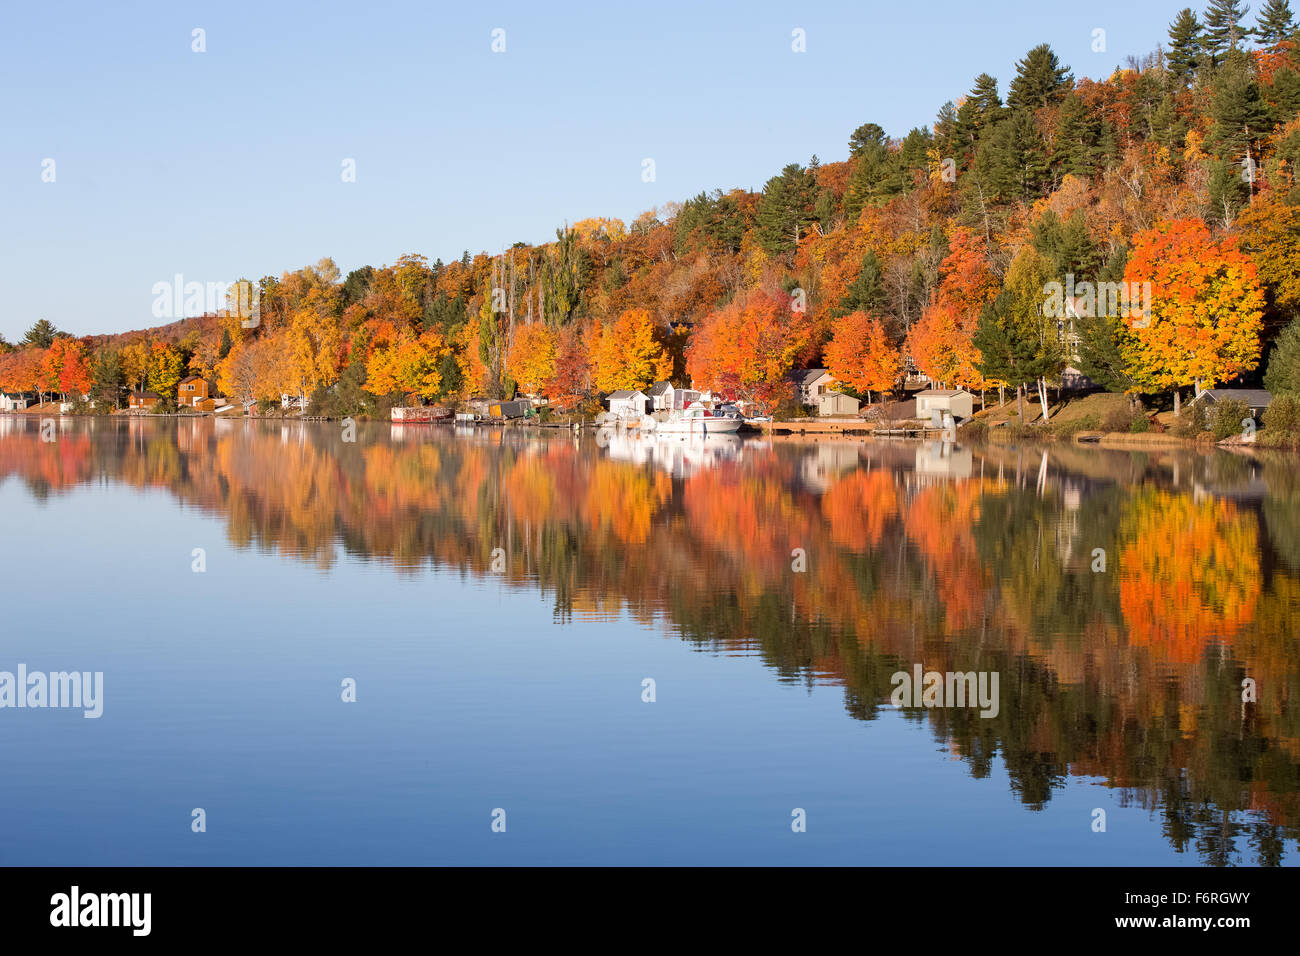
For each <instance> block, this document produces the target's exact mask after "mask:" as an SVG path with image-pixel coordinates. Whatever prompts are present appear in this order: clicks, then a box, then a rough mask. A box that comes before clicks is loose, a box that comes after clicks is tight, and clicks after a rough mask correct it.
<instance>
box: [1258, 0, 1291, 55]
mask: <svg viewBox="0 0 1300 956" xmlns="http://www.w3.org/2000/svg"><path fill="white" fill-rule="evenodd" d="M1295 33H1296V25H1295V17H1294V16H1293V15H1292V13H1291V4H1290V3H1289V2H1288V0H1268V2H1267V3H1265V4H1264V8H1263V9H1262V10H1260V11H1259V20H1258V22H1257V24H1256V26H1255V36H1256V37H1258V38H1259V42H1260V43H1262V44H1264V46H1277V45H1278V44H1279V43H1281V42H1282V41H1283V40H1291V39H1294V37H1295Z"/></svg>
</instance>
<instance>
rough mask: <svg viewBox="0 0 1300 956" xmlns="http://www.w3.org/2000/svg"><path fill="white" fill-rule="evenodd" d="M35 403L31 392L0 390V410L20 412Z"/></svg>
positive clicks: (34, 397)
mask: <svg viewBox="0 0 1300 956" xmlns="http://www.w3.org/2000/svg"><path fill="white" fill-rule="evenodd" d="M35 404H36V396H35V395H34V394H33V393H31V392H0V412H21V411H23V410H24V409H28V408H31V407H32V406H33V405H35Z"/></svg>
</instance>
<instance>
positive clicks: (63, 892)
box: [0, 867, 1300, 945]
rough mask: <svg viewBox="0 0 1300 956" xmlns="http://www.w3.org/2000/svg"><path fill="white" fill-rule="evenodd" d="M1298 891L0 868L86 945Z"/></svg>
mask: <svg viewBox="0 0 1300 956" xmlns="http://www.w3.org/2000/svg"><path fill="white" fill-rule="evenodd" d="M74 887H76V890H75V891H74V890H73V888H74ZM1297 889H1300V879H1298V878H1297V871H1296V870H1292V869H1277V870H1255V869H1252V870H1235V869H1234V870H1212V869H1176V868H1173V869H1170V868H1165V869H1155V868H1152V869H1147V868H1142V869H1126V870H1120V869H1079V868H1059V869H1011V868H988V867H969V868H960V869H959V868H921V867H917V868H909V869H884V868H878V867H862V868H860V869H782V870H779V871H778V870H772V869H760V868H752V869H735V870H722V869H689V870H686V869H632V868H627V869H618V868H614V869H609V870H596V869H540V868H539V869H487V868H481V869H474V868H466V869H384V868H380V869H361V868H329V869H326V868H310V869H278V868H215V867H214V868H194V869H181V868H128V867H122V868H86V869H75V868H73V869H70V868H31V869H16V868H13V869H0V919H3V923H2V924H0V925H3V926H4V931H5V937H6V939H7V940H14V939H22V938H32V937H44V938H47V939H48V940H49V941H51V942H57V941H58V940H59V938H60V937H63V938H64V942H68V941H74V942H77V943H78V944H85V943H90V944H92V945H94V944H96V943H97V942H99V941H101V940H103V941H109V940H110V939H118V940H121V941H124V942H125V941H134V940H135V939H155V940H162V941H164V942H168V943H172V942H190V941H193V942H218V941H227V940H229V941H248V940H259V941H260V940H266V939H275V938H284V939H286V940H293V941H295V942H306V941H310V940H312V939H319V940H321V941H322V942H325V943H327V944H338V943H341V942H344V941H347V940H356V941H369V942H376V941H383V940H385V939H388V938H393V939H400V938H401V937H402V936H404V935H406V934H408V933H409V932H410V931H411V930H412V929H424V930H428V929H435V928H439V927H441V928H452V927H460V928H465V929H469V928H472V927H477V928H478V929H480V930H482V931H484V932H486V933H488V934H489V935H490V937H491V939H492V941H494V942H499V941H500V938H501V936H502V935H503V934H505V935H512V934H515V933H519V934H522V935H524V936H527V935H529V934H532V937H533V941H534V942H539V941H541V939H539V938H538V937H537V935H536V934H537V933H538V932H539V929H540V928H541V927H546V926H550V927H553V928H554V927H557V926H559V925H567V926H568V927H569V929H568V930H567V931H566V932H575V931H579V928H580V927H584V926H586V927H587V929H586V930H583V931H582V932H583V933H585V932H589V931H591V930H593V929H594V927H595V924H596V922H599V923H601V924H604V925H608V924H609V923H610V922H611V920H612V921H614V922H615V923H619V922H624V923H626V927H627V931H628V932H629V933H631V934H632V937H633V938H635V937H637V936H638V935H639V934H642V933H650V934H652V935H658V934H661V933H663V932H665V931H668V930H673V929H676V928H681V929H683V930H688V929H693V928H700V927H701V923H703V924H706V925H712V927H713V930H714V931H720V932H725V935H726V936H727V938H728V939H730V940H731V941H733V942H734V941H736V940H738V939H741V938H743V937H745V936H748V935H750V934H754V935H755V936H757V937H759V938H762V939H765V940H769V939H770V938H771V937H772V936H773V935H779V934H781V933H782V932H783V931H790V932H798V933H800V935H804V934H806V933H807V932H808V931H809V926H810V925H813V926H815V925H816V924H817V923H819V922H822V921H823V920H829V921H831V922H832V923H833V922H836V921H838V920H840V919H845V920H849V921H851V922H852V923H853V924H855V925H858V926H859V927H860V928H861V929H868V930H870V928H871V927H872V926H873V925H875V926H878V927H879V929H880V930H881V932H882V933H883V934H884V935H885V936H886V937H888V936H889V935H892V934H890V932H889V930H890V927H891V926H892V927H894V928H896V929H898V930H899V931H900V932H901V933H902V935H903V936H904V937H906V936H909V935H912V936H914V935H915V934H916V933H917V932H918V931H919V932H921V934H922V936H923V937H924V938H926V939H929V940H930V941H931V942H935V941H936V937H935V936H934V935H933V934H934V933H942V932H944V931H945V930H944V927H948V928H949V929H957V928H958V925H957V923H958V922H962V921H969V925H970V927H972V928H978V930H979V932H980V933H981V934H984V933H996V934H1018V933H1024V932H1042V933H1049V934H1050V933H1055V934H1059V936H1060V938H1062V939H1091V938H1097V937H1106V938H1110V939H1117V940H1118V939H1124V938H1125V937H1131V938H1133V939H1135V940H1152V939H1155V940H1171V941H1173V940H1179V941H1181V940H1185V939H1188V938H1190V937H1192V936H1194V935H1199V936H1201V937H1202V938H1207V939H1212V940H1215V941H1216V942H1217V941H1223V942H1225V943H1229V944H1230V943H1232V942H1233V941H1236V940H1241V939H1244V938H1247V937H1243V935H1242V934H1251V933H1254V932H1256V931H1259V930H1264V931H1266V932H1267V931H1272V932H1273V933H1275V934H1277V933H1282V932H1286V931H1287V930H1289V929H1292V928H1294V921H1295V900H1296V898H1297V896H1296V890H1297ZM144 894H148V897H147V904H148V905H147V909H146V906H145V903H146V897H145V896H144ZM74 900H75V904H76V905H75V906H74ZM74 912H75V916H74ZM1205 921H1208V923H1207V922H1205ZM86 923H98V924H113V923H116V925H92V926H87V925H85V924H86ZM73 924H76V925H73ZM724 926H725V930H724ZM799 927H803V929H802V930H799V929H798V928H799ZM909 927H910V928H909ZM146 930H147V933H146V932H145V931H146ZM986 938H988V939H994V938H998V937H997V936H988V937H986ZM1002 938H1014V937H1007V936H1003V937H1002ZM1048 938H1051V937H1048ZM485 941H487V940H486V938H485ZM608 941H609V942H610V943H614V942H615V940H614V939H609V940H608Z"/></svg>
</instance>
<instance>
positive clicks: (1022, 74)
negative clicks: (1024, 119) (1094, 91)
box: [1007, 43, 1074, 110]
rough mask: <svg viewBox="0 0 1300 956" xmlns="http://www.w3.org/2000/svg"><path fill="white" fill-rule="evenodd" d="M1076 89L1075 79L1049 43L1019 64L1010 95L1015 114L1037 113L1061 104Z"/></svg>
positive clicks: (1027, 55)
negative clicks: (1029, 111) (1020, 112)
mask: <svg viewBox="0 0 1300 956" xmlns="http://www.w3.org/2000/svg"><path fill="white" fill-rule="evenodd" d="M1073 88H1074V76H1073V74H1071V73H1070V70H1069V68H1068V67H1064V66H1061V63H1060V61H1059V60H1058V59H1057V58H1056V54H1055V53H1053V52H1052V48H1051V47H1050V46H1048V45H1047V44H1046V43H1041V44H1039V45H1038V46H1036V47H1034V48H1033V49H1032V50H1030V51H1029V52H1028V53H1027V54H1025V58H1024V59H1023V60H1021V61H1019V62H1018V63H1017V64H1016V78H1015V79H1014V80H1012V81H1011V87H1010V89H1009V91H1008V93H1007V105H1008V106H1009V107H1011V108H1012V109H1013V110H1019V109H1028V110H1036V109H1041V108H1042V107H1044V106H1050V105H1052V104H1053V103H1056V102H1058V101H1059V100H1060V99H1061V98H1062V97H1063V96H1065V94H1066V93H1068V92H1069V91H1070V90H1071V89H1073Z"/></svg>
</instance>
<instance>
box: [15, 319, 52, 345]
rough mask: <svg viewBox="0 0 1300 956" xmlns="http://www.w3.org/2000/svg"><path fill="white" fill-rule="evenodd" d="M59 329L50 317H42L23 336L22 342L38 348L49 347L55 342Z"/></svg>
mask: <svg viewBox="0 0 1300 956" xmlns="http://www.w3.org/2000/svg"><path fill="white" fill-rule="evenodd" d="M58 334H59V330H58V329H56V328H55V327H54V323H53V322H51V321H50V320H49V319H40V320H39V321H37V322H36V323H35V324H34V325H33V326H32V327H31V328H30V329H28V330H27V334H26V335H24V336H23V341H22V344H23V345H26V346H30V347H32V348H38V349H48V348H49V347H50V346H51V345H52V344H53V343H54V337H55V336H56V335H58Z"/></svg>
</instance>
